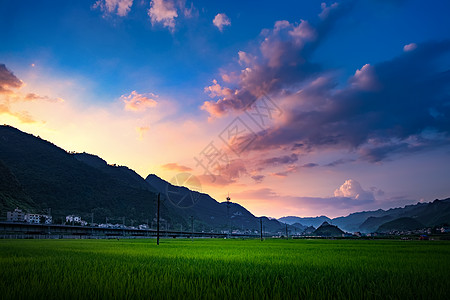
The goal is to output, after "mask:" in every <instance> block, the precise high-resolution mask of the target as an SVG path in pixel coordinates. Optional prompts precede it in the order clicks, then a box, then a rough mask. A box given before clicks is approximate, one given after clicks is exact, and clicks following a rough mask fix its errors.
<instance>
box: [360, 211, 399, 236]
mask: <svg viewBox="0 0 450 300" xmlns="http://www.w3.org/2000/svg"><path fill="white" fill-rule="evenodd" d="M393 218H394V217H392V216H390V215H387V216H383V217H368V218H367V219H366V220H365V221H364V223H362V224H361V225H360V226H359V228H360V230H361V231H363V232H375V231H376V230H377V229H378V227H380V225H382V224H384V223H386V222H389V221H392V219H393Z"/></svg>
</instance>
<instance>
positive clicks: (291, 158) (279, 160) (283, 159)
mask: <svg viewBox="0 0 450 300" xmlns="http://www.w3.org/2000/svg"><path fill="white" fill-rule="evenodd" d="M297 160H298V155H297V154H295V153H292V154H291V155H283V156H278V157H271V158H267V159H265V160H263V161H262V164H263V165H272V166H276V165H283V164H292V163H294V162H296V161H297Z"/></svg>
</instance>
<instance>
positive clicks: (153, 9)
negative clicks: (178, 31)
mask: <svg viewBox="0 0 450 300" xmlns="http://www.w3.org/2000/svg"><path fill="white" fill-rule="evenodd" d="M148 15H149V17H150V20H151V22H152V25H155V24H156V23H162V24H163V26H164V27H167V28H169V29H170V30H171V31H173V30H174V29H175V18H176V17H178V12H177V9H176V7H175V3H174V1H172V0H152V1H151V2H150V9H149V10H148Z"/></svg>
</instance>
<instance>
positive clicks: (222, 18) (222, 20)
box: [213, 14, 231, 31]
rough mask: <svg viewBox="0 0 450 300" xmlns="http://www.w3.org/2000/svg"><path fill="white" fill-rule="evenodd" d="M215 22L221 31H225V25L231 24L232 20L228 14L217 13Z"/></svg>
mask: <svg viewBox="0 0 450 300" xmlns="http://www.w3.org/2000/svg"><path fill="white" fill-rule="evenodd" d="M213 24H214V26H216V27H217V28H219V30H220V31H223V27H224V26H230V25H231V21H230V19H229V18H228V17H227V15H226V14H217V15H216V16H215V17H214V20H213Z"/></svg>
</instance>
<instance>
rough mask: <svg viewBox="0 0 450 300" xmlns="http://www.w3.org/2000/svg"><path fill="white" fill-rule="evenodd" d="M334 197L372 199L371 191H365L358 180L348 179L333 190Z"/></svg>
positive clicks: (373, 198)
mask: <svg viewBox="0 0 450 300" xmlns="http://www.w3.org/2000/svg"><path fill="white" fill-rule="evenodd" d="M334 196H335V197H347V198H352V199H355V200H368V201H374V200H375V197H374V196H373V192H370V191H365V190H363V188H362V187H361V185H360V184H359V182H358V181H356V180H353V179H348V180H346V181H345V182H344V184H342V185H341V186H340V187H339V188H337V189H336V190H335V191H334Z"/></svg>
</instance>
